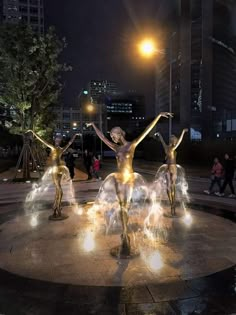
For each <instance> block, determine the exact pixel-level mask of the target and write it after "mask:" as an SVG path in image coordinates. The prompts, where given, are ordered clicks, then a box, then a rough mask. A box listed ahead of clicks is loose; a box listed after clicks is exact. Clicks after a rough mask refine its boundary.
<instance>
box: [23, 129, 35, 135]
mask: <svg viewBox="0 0 236 315" xmlns="http://www.w3.org/2000/svg"><path fill="white" fill-rule="evenodd" d="M25 133H32V134H33V130H31V129H29V130H27V131H26V132H25Z"/></svg>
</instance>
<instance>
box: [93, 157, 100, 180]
mask: <svg viewBox="0 0 236 315" xmlns="http://www.w3.org/2000/svg"><path fill="white" fill-rule="evenodd" d="M99 170H100V160H99V158H98V156H97V155H94V157H93V174H94V176H95V177H96V179H97V180H99V179H101V177H100V176H99V174H98V172H99Z"/></svg>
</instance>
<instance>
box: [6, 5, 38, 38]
mask: <svg viewBox="0 0 236 315" xmlns="http://www.w3.org/2000/svg"><path fill="white" fill-rule="evenodd" d="M1 21H2V22H5V23H19V22H20V21H22V22H24V23H26V24H28V25H30V26H31V27H32V29H33V30H34V31H36V32H38V33H43V32H44V6H43V0H0V22H1Z"/></svg>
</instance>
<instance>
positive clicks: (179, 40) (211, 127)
mask: <svg viewBox="0 0 236 315" xmlns="http://www.w3.org/2000/svg"><path fill="white" fill-rule="evenodd" d="M179 3H180V16H179V23H178V25H177V26H176V29H174V31H176V36H175V37H174V38H173V40H172V45H173V54H172V60H171V62H172V65H173V80H172V97H173V98H172V99H173V112H174V113H175V119H174V122H177V124H175V125H174V131H175V130H176V131H178V130H180V129H181V128H183V127H190V130H191V132H190V137H191V139H192V140H196V141H199V140H205V139H216V138H221V139H232V138H236V71H235V69H236V47H235V36H234V34H233V32H232V22H233V21H232V15H231V12H232V9H233V6H235V5H236V1H235V0H231V1H222V0H207V1H206V0H179ZM167 46H168V43H167ZM168 71H169V60H168V59H167V58H163V59H162V60H161V61H160V63H159V64H158V67H157V85H156V104H157V107H156V109H157V111H160V110H162V111H163V110H168V104H169V99H168V91H169V80H168Z"/></svg>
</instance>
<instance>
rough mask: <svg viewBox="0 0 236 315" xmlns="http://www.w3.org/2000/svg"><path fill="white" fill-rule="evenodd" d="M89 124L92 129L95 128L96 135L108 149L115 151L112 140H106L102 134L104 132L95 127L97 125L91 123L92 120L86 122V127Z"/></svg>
mask: <svg viewBox="0 0 236 315" xmlns="http://www.w3.org/2000/svg"><path fill="white" fill-rule="evenodd" d="M89 126H92V127H93V129H94V130H95V132H96V134H97V136H98V137H99V138H100V139H101V140H102V141H103V142H104V143H105V144H106V145H107V146H108V147H109V148H110V149H112V150H113V151H116V144H115V143H113V142H111V141H110V140H108V139H107V137H105V136H104V133H103V132H102V131H101V130H99V129H98V128H97V126H96V125H95V123H93V122H92V123H88V124H87V127H89Z"/></svg>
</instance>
